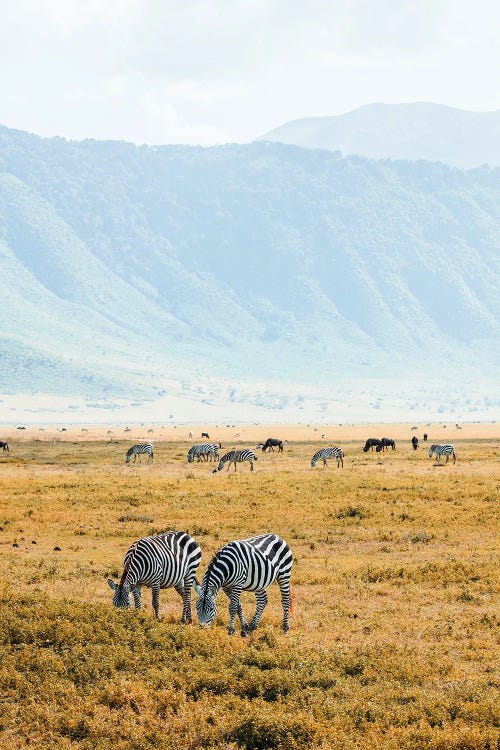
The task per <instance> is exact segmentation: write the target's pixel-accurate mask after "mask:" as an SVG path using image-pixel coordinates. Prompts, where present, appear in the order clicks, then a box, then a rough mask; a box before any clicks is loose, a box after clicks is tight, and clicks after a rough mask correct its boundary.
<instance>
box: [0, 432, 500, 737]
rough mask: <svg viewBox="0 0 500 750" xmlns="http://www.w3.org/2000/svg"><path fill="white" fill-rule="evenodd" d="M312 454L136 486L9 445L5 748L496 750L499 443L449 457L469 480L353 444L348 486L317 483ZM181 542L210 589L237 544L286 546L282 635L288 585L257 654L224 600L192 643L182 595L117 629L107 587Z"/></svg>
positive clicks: (177, 451) (414, 456)
mask: <svg viewBox="0 0 500 750" xmlns="http://www.w3.org/2000/svg"><path fill="white" fill-rule="evenodd" d="M377 434H378V433H377ZM453 437H455V436H453ZM319 442H320V441H317V440H316V442H313V441H302V442H296V443H290V444H288V445H287V446H286V449H285V453H284V455H282V456H279V455H278V454H275V455H271V456H259V461H258V463H257V464H256V471H255V472H254V474H253V475H252V474H250V472H249V470H248V469H249V467H248V466H243V467H240V468H239V469H238V471H237V473H236V474H233V473H232V470H231V472H230V473H229V474H227V473H226V472H224V473H222V474H218V475H212V474H211V471H210V470H211V466H210V464H208V465H206V464H205V465H204V464H194V465H188V464H187V463H186V458H185V457H186V451H187V445H188V444H187V443H186V442H180V441H179V442H172V441H171V442H163V443H156V454H155V462H154V465H148V464H147V463H145V462H144V461H143V463H142V464H139V463H137V464H135V465H134V464H132V465H131V466H126V465H125V463H124V453H125V448H126V446H128V445H129V443H124V442H122V443H115V444H113V445H107V444H106V442H105V441H100V442H98V441H97V442H96V441H91V440H88V438H86V442H83V441H80V440H77V439H74V440H68V441H66V442H64V441H59V442H58V443H57V444H53V443H52V442H49V441H45V442H42V441H36V440H33V439H29V440H28V439H27V440H24V442H20V443H18V444H17V445H15V446H14V445H13V446H11V448H12V450H11V454H10V455H9V456H7V455H5V456H3V455H2V456H1V457H0V478H1V479H0V481H1V497H0V528H1V531H0V551H1V556H0V586H1V589H2V590H1V599H0V608H1V615H0V617H1V622H2V628H1V630H0V638H1V648H2V658H1V663H0V692H1V695H2V699H1V700H2V703H1V705H0V747H1V748H2V750H4V749H5V750H14V748H16V749H17V748H24V747H29V746H31V745H37V746H38V747H43V748H63V749H65V748H81V749H82V750H87V749H90V748H99V749H100V748H103V749H106V748H113V750H122V749H123V750H125V749H127V750H128V749H130V748H133V749H136V750H140V749H142V748H153V747H155V748H185V749H186V750H189V749H191V748H193V749H195V748H226V750H230V749H232V748H246V750H264V749H265V748H283V749H285V748H286V749H287V750H295V749H299V748H324V750H327V749H332V748H336V749H339V750H340V749H341V748H342V749H344V748H345V749H346V750H351V749H354V748H363V749H364V748H367V749H368V750H372V749H375V748H382V749H384V750H385V749H387V750H389V749H390V750H393V749H394V750H399V749H403V750H420V749H421V748H429V749H432V750H477V749H479V750H481V749H482V750H487V749H488V750H493V748H497V746H498V739H499V731H498V726H499V725H498V706H497V701H496V699H497V698H498V674H497V673H496V671H495V659H496V654H497V644H498V640H497V639H498V608H497V604H498V602H497V600H496V599H495V595H496V589H497V582H498V578H497V575H496V570H497V568H496V563H497V558H496V532H497V529H498V489H499V486H500V476H499V474H498V458H499V453H500V451H499V448H498V445H497V443H496V442H495V441H494V440H492V439H491V438H488V439H485V440H480V439H470V438H464V439H462V440H454V442H455V445H456V448H457V456H458V461H457V464H456V465H455V466H453V465H451V464H448V465H444V466H436V465H435V462H434V461H432V460H431V459H429V458H428V457H427V452H426V450H425V449H424V448H423V447H422V449H419V450H418V451H416V452H413V451H412V450H411V449H410V446H409V443H408V442H405V443H398V450H397V451H396V452H395V453H393V452H388V453H385V454H383V455H382V456H379V455H377V454H375V453H373V454H368V455H365V454H363V453H362V451H361V443H360V441H359V440H353V441H350V442H349V441H346V442H344V443H343V446H344V448H345V452H346V462H345V468H344V469H343V470H337V469H336V468H334V467H333V465H332V466H331V467H330V469H328V470H323V469H321V468H319V467H318V468H316V469H315V470H314V469H311V468H310V458H311V456H312V454H313V453H314V450H315V449H316V447H317V446H318V444H319ZM242 445H243V444H242ZM172 528H176V529H185V530H188V531H189V532H190V533H192V534H193V535H194V536H195V537H196V538H197V540H198V541H199V543H200V545H201V547H202V550H203V559H202V563H201V567H200V573H201V574H202V573H203V570H204V569H205V567H206V565H207V563H208V561H209V559H210V556H211V554H212V553H213V552H215V551H216V550H217V549H218V548H219V547H220V546H221V545H222V544H223V543H225V542H226V541H229V540H231V539H235V538H244V537H246V536H251V535H254V534H256V533H259V532H264V531H275V532H276V533H278V534H280V535H281V536H283V537H284V538H285V539H286V540H287V541H288V542H289V544H290V546H291V548H292V550H293V552H294V557H295V567H294V572H293V576H292V584H293V591H294V603H295V613H294V616H293V618H292V619H291V630H290V633H289V635H288V636H285V635H284V634H283V633H282V632H281V630H280V622H281V613H280V604H279V591H278V589H277V587H276V586H274V587H273V588H272V589H270V591H269V594H270V602H269V605H268V608H267V609H266V611H265V613H264V616H263V620H262V624H261V627H260V628H259V630H258V631H257V632H256V633H255V634H254V635H253V636H251V637H248V638H246V639H241V638H239V637H238V636H234V637H233V638H230V637H229V636H228V635H227V630H226V627H227V619H228V616H227V607H226V603H225V601H223V596H221V598H220V607H219V615H218V619H217V622H216V624H215V626H213V627H211V628H210V629H207V630H200V629H199V628H198V627H195V626H191V627H189V626H187V627H182V626H181V625H180V624H179V620H180V615H181V605H180V599H179V597H178V596H177V594H176V593H175V592H173V591H171V590H170V591H165V592H162V594H161V607H162V612H163V615H164V618H163V621H162V622H161V623H157V622H156V621H155V620H154V618H153V616H152V610H151V600H150V595H149V591H148V590H145V591H144V595H143V600H144V603H145V604H146V607H145V609H144V610H143V611H141V612H135V611H129V612H120V611H115V610H113V608H112V604H111V597H112V594H111V592H110V590H109V589H108V587H107V585H106V580H105V579H106V577H107V576H108V575H110V574H111V575H113V576H115V577H117V576H119V575H120V573H121V564H122V559H123V555H124V553H125V551H126V549H127V547H128V546H129V544H130V543H131V542H132V541H134V540H136V539H138V538H140V537H141V536H144V535H146V534H151V533H154V532H156V531H160V530H167V529H172ZM14 545H15V546H14ZM56 547H58V548H59V549H58V550H56V549H55V548H56ZM242 601H243V605H244V608H245V610H246V611H250V610H251V609H252V607H253V597H251V596H250V595H246V596H245V595H243V598H242Z"/></svg>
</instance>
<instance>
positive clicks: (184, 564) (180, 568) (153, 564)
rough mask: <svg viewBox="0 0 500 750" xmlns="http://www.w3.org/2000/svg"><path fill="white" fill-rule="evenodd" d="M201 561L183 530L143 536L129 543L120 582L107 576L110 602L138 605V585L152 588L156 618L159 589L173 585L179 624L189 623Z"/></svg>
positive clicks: (199, 552) (137, 606) (122, 606)
mask: <svg viewBox="0 0 500 750" xmlns="http://www.w3.org/2000/svg"><path fill="white" fill-rule="evenodd" d="M200 560H201V549H200V546H199V544H198V542H196V541H195V540H194V539H193V537H191V536H189V534H187V533H185V532H184V531H168V532H166V533H164V534H159V535H158V536H145V537H143V538H142V539H139V541H138V542H134V544H132V545H131V546H130V547H129V549H128V551H127V554H126V555H125V560H124V568H123V573H122V577H121V579H120V583H115V582H114V581H112V580H111V578H108V585H109V587H110V588H111V589H113V591H114V596H113V604H114V606H115V607H119V608H121V609H129V608H130V607H131V606H132V602H131V598H130V594H132V596H133V597H134V604H135V608H136V609H140V608H141V586H148V587H149V588H151V591H152V598H153V609H154V613H155V617H156V619H157V620H158V621H159V620H160V614H159V608H160V589H167V588H170V587H171V586H173V587H174V588H175V590H176V591H177V593H178V594H179V595H180V596H181V597H182V623H183V624H184V623H186V622H192V616H191V586H192V585H193V581H194V577H195V574H196V570H197V568H198V565H199V564H200Z"/></svg>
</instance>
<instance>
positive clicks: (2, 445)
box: [0, 440, 10, 453]
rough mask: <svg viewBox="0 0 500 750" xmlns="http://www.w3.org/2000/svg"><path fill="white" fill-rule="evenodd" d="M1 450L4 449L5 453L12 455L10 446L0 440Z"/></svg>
mask: <svg viewBox="0 0 500 750" xmlns="http://www.w3.org/2000/svg"><path fill="white" fill-rule="evenodd" d="M0 448H3V452H4V453H10V451H9V444H8V443H5V442H4V441H3V440H0Z"/></svg>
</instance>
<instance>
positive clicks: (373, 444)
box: [363, 438, 383, 453]
mask: <svg viewBox="0 0 500 750" xmlns="http://www.w3.org/2000/svg"><path fill="white" fill-rule="evenodd" d="M378 446H380V450H382V447H383V446H382V441H381V440H379V439H378V438H368V440H367V441H366V443H365V447H364V448H363V452H364V453H368V451H369V450H370V448H371V449H372V450H373V449H374V448H377V449H378Z"/></svg>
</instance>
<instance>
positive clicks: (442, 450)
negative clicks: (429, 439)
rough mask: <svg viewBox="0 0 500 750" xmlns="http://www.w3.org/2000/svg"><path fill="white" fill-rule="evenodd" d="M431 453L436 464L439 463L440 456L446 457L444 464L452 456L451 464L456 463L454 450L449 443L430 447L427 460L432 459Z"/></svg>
mask: <svg viewBox="0 0 500 750" xmlns="http://www.w3.org/2000/svg"><path fill="white" fill-rule="evenodd" d="M433 453H434V455H435V456H436V461H437V462H438V463H440V462H441V456H446V463H448V461H449V458H450V456H453V463H456V460H457V457H456V456H455V448H454V446H453V445H450V444H449V443H448V444H447V445H435V444H433V445H431V447H430V448H429V458H432V454H433Z"/></svg>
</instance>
